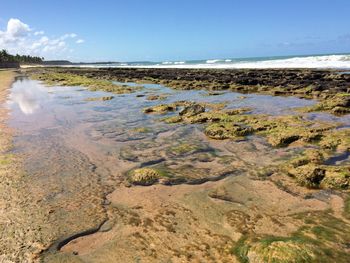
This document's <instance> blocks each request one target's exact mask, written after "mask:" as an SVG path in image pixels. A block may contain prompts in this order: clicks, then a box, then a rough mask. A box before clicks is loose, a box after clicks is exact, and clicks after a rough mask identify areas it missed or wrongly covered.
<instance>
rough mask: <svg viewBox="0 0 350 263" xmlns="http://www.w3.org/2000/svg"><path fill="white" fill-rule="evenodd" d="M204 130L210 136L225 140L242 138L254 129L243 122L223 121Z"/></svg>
mask: <svg viewBox="0 0 350 263" xmlns="http://www.w3.org/2000/svg"><path fill="white" fill-rule="evenodd" d="M204 132H205V134H206V135H207V136H208V137H209V138H212V139H218V140H223V139H237V138H242V137H244V136H246V135H249V134H251V133H252V132H253V129H252V128H251V127H248V126H245V125H242V124H236V123H230V122H221V123H214V124H211V125H209V126H207V127H206V128H205V131H204Z"/></svg>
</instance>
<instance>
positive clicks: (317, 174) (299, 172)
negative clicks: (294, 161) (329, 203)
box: [289, 164, 326, 188]
mask: <svg viewBox="0 0 350 263" xmlns="http://www.w3.org/2000/svg"><path fill="white" fill-rule="evenodd" d="M289 173H290V174H291V175H293V176H294V177H295V178H296V181H297V182H298V183H299V184H300V185H302V186H306V187H309V188H318V187H319V186H320V183H321V181H322V180H323V179H324V178H325V176H326V170H325V169H324V168H323V167H321V166H317V165H314V164H306V165H302V166H299V167H297V168H295V169H293V170H289Z"/></svg>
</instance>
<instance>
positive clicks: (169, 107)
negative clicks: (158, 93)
mask: <svg viewBox="0 0 350 263" xmlns="http://www.w3.org/2000/svg"><path fill="white" fill-rule="evenodd" d="M176 110H177V107H176V105H174V104H160V105H156V106H152V107H148V108H145V109H143V112H144V113H158V114H164V113H167V112H169V111H176Z"/></svg>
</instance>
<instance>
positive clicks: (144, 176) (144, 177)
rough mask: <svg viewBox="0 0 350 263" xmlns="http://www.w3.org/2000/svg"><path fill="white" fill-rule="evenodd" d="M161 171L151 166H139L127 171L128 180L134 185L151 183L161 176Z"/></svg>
mask: <svg viewBox="0 0 350 263" xmlns="http://www.w3.org/2000/svg"><path fill="white" fill-rule="evenodd" d="M161 176H162V175H161V173H160V172H159V171H158V170H156V169H152V168H139V169H135V170H132V171H131V172H130V173H129V178H128V179H129V182H130V183H132V184H134V185H144V186H147V185H152V184H154V183H156V182H157V181H158V180H159V178H160V177H161Z"/></svg>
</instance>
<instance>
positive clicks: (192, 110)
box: [179, 104, 205, 117]
mask: <svg viewBox="0 0 350 263" xmlns="http://www.w3.org/2000/svg"><path fill="white" fill-rule="evenodd" d="M202 112H205V108H204V107H203V106H202V105H199V104H193V105H189V106H185V107H184V108H183V109H182V110H181V111H180V112H179V115H180V116H185V117H192V116H195V115H198V114H200V113H202Z"/></svg>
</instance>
